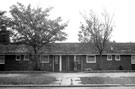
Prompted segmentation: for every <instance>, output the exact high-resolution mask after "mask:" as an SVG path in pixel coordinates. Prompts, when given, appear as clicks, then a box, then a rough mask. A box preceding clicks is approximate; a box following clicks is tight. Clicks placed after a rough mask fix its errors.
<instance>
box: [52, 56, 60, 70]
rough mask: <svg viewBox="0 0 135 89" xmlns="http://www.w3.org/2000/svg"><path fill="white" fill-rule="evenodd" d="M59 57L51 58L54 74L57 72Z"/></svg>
mask: <svg viewBox="0 0 135 89" xmlns="http://www.w3.org/2000/svg"><path fill="white" fill-rule="evenodd" d="M59 61H60V60H59V56H58V55H55V56H54V58H53V64H54V72H58V71H59Z"/></svg>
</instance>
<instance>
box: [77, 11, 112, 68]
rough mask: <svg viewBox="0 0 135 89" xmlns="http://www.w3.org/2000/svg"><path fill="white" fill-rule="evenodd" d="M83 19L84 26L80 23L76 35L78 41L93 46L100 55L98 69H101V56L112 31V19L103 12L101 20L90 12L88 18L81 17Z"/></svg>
mask: <svg viewBox="0 0 135 89" xmlns="http://www.w3.org/2000/svg"><path fill="white" fill-rule="evenodd" d="M83 17H84V20H85V22H86V25H85V24H82V23H81V27H80V28H81V31H79V34H78V36H79V41H81V42H85V43H90V44H91V43H93V44H94V47H95V48H96V50H97V51H98V53H99V55H100V59H101V61H100V63H101V66H100V68H101V69H103V62H102V54H103V52H104V50H105V48H106V45H107V43H108V42H109V39H110V36H111V33H112V30H113V23H112V21H113V18H110V17H109V15H108V13H107V12H106V11H105V12H104V13H102V17H103V19H100V18H99V17H97V15H96V14H95V13H94V12H93V11H92V10H91V11H90V14H89V17H88V16H86V15H83Z"/></svg>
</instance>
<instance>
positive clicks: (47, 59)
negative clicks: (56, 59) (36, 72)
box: [41, 55, 49, 63]
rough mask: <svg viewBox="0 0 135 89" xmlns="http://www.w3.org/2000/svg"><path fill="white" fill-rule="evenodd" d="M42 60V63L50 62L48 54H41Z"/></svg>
mask: <svg viewBox="0 0 135 89" xmlns="http://www.w3.org/2000/svg"><path fill="white" fill-rule="evenodd" d="M41 62H42V63H49V58H48V56H47V55H42V56H41Z"/></svg>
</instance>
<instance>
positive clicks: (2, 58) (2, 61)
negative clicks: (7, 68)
mask: <svg viewBox="0 0 135 89" xmlns="http://www.w3.org/2000/svg"><path fill="white" fill-rule="evenodd" d="M0 64H5V57H4V56H2V55H1V56H0Z"/></svg>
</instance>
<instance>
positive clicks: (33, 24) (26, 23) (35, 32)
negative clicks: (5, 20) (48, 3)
mask: <svg viewBox="0 0 135 89" xmlns="http://www.w3.org/2000/svg"><path fill="white" fill-rule="evenodd" d="M51 9H52V8H47V9H45V10H44V11H43V10H42V8H37V9H35V8H33V9H32V8H31V6H30V5H28V6H27V7H25V6H24V5H22V4H21V3H18V4H17V5H13V6H12V7H11V10H10V12H11V14H12V17H13V21H14V26H13V29H12V31H13V35H12V40H13V42H15V43H25V44H26V45H29V46H31V47H32V48H33V55H35V57H34V59H35V60H36V63H37V64H36V65H37V68H40V61H39V56H38V55H39V50H40V49H41V48H42V47H43V46H45V45H47V44H48V43H52V42H55V41H63V40H65V39H66V36H67V34H66V33H64V32H63V29H64V28H65V27H66V26H67V23H62V22H61V21H62V20H61V18H60V17H58V18H57V19H55V20H51V19H49V12H50V10H51Z"/></svg>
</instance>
